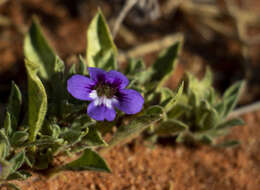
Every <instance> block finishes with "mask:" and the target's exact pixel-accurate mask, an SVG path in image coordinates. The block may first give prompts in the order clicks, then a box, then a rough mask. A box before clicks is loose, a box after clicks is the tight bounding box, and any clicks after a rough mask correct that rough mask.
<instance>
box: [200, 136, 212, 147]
mask: <svg viewBox="0 0 260 190" xmlns="http://www.w3.org/2000/svg"><path fill="white" fill-rule="evenodd" d="M199 141H200V142H201V143H203V144H207V145H212V144H213V143H214V141H213V139H212V138H211V137H210V136H208V135H202V136H201V137H200V139H199Z"/></svg>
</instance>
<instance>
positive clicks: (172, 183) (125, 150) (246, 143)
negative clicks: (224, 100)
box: [15, 112, 260, 190]
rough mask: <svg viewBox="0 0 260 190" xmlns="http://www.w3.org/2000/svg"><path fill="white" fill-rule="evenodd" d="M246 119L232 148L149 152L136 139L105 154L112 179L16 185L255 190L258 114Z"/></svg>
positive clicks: (34, 180) (31, 189)
mask: <svg viewBox="0 0 260 190" xmlns="http://www.w3.org/2000/svg"><path fill="white" fill-rule="evenodd" d="M244 119H245V121H246V123H247V125H246V126H243V127H236V128H234V129H233V131H232V135H230V136H229V137H228V139H231V138H232V139H234V138H235V139H238V140H240V141H241V145H240V146H238V147H236V148H230V149H219V148H212V147H208V146H199V147H195V148H194V147H193V148H190V147H185V146H183V145H174V143H173V142H172V143H171V142H170V141H168V142H167V143H166V144H165V143H164V144H159V145H156V147H155V148H154V149H151V148H148V147H146V146H145V145H144V144H143V141H142V140H140V139H137V140H136V141H134V142H133V143H131V144H129V145H128V146H123V147H117V148H115V149H113V150H112V151H111V152H109V153H107V155H106V156H105V158H106V160H107V162H108V163H109V165H110V166H111V169H112V174H107V173H95V172H64V173H62V174H61V175H59V176H57V177H55V178H53V179H50V180H47V179H46V178H45V177H43V176H39V175H35V176H33V177H31V178H30V179H29V180H27V181H26V182H15V183H16V184H17V185H18V186H20V187H21V188H22V189H23V190H43V189H44V190H81V189H82V190H83V189H84V190H85V189H91V190H106V189H109V190H127V189H129V190H134V189H136V190H143V189H149V190H174V189H180V190H185V189H187V190H191V189H192V190H203V189H205V190H209V189H210V190H233V189H234V190H259V188H260V149H259V145H260V139H259V136H260V127H259V121H260V112H258V113H249V114H247V115H245V116H244Z"/></svg>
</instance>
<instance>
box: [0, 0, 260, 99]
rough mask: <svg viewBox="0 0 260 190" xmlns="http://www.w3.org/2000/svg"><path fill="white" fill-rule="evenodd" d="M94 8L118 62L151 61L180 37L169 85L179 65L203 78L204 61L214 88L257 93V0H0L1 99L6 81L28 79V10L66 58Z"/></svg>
mask: <svg viewBox="0 0 260 190" xmlns="http://www.w3.org/2000/svg"><path fill="white" fill-rule="evenodd" d="M98 8H100V9H102V11H103V13H104V15H105V17H106V19H107V21H108V22H109V25H110V28H111V31H112V33H113V36H114V39H115V42H116V45H117V47H118V49H119V53H120V56H119V63H120V64H123V63H125V61H126V60H127V58H128V57H143V58H144V59H145V61H146V62H147V64H152V63H153V60H154V58H155V56H156V55H157V54H158V51H159V50H162V49H163V48H166V47H167V46H169V45H171V44H172V43H174V42H175V41H177V40H179V39H184V45H183V51H182V53H181V55H180V59H179V65H178V68H177V70H176V72H175V73H174V75H173V76H172V78H171V79H170V81H169V82H168V85H169V86H170V87H172V88H174V87H176V85H177V83H178V81H179V80H180V79H181V77H182V75H183V73H184V72H185V71H190V72H192V73H194V74H196V75H197V76H198V77H201V76H202V75H203V73H204V71H205V68H206V66H210V67H211V68H212V70H213V71H214V74H215V75H214V76H215V86H216V87H217V88H218V89H219V91H220V92H222V91H223V90H225V89H226V88H227V87H228V86H229V85H230V84H231V83H233V82H234V81H236V80H239V79H245V80H246V81H247V87H246V91H245V92H246V93H244V95H243V97H242V98H241V101H240V104H249V103H252V102H255V101H257V100H258V99H259V97H260V88H259V84H260V83H259V82H260V53H259V52H260V1H259V0H74V1H71V0H49V1H46V0H0V102H1V103H4V102H6V100H7V97H8V95H9V91H10V86H11V81H12V80H13V81H15V82H16V83H17V84H18V85H20V86H22V87H23V86H25V84H26V74H25V69H24V65H23V59H24V56H23V38H24V34H25V33H26V32H27V30H28V28H29V26H30V23H31V20H32V16H33V15H36V16H37V17H38V18H39V20H40V23H41V25H42V27H43V29H44V33H45V35H47V37H48V39H49V41H50V43H51V44H52V46H53V47H54V48H55V49H56V51H57V53H58V55H59V56H60V57H61V58H62V59H63V60H64V61H65V62H66V64H67V65H71V64H73V63H74V62H75V61H77V59H76V55H78V54H82V55H85V48H86V29H87V26H88V24H89V22H90V20H91V19H92V18H93V16H94V15H95V13H96V11H97V9H98Z"/></svg>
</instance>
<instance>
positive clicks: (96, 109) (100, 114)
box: [88, 101, 116, 121]
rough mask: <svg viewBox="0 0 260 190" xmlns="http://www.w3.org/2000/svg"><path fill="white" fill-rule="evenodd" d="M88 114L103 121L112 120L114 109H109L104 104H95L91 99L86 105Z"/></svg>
mask: <svg viewBox="0 0 260 190" xmlns="http://www.w3.org/2000/svg"><path fill="white" fill-rule="evenodd" d="M88 115H89V116H90V117H91V118H93V119H95V120H97V121H104V119H106V120H108V121H113V120H114V119H115V117H116V111H115V109H114V108H111V109H109V108H107V107H106V106H105V105H98V106H96V105H95V103H94V101H93V102H91V103H90V104H89V105H88Z"/></svg>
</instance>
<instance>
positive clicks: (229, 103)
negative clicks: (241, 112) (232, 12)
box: [223, 81, 244, 117]
mask: <svg viewBox="0 0 260 190" xmlns="http://www.w3.org/2000/svg"><path fill="white" fill-rule="evenodd" d="M243 85H244V82H243V81H239V82H237V83H235V84H234V85H232V86H231V87H229V88H228V89H227V90H226V91H225V93H224V96H223V99H224V103H225V107H226V110H225V114H224V117H225V116H228V114H229V113H230V112H231V111H232V110H233V109H234V108H235V106H236V104H237V101H238V98H239V95H240V92H241V89H242V87H243Z"/></svg>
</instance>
